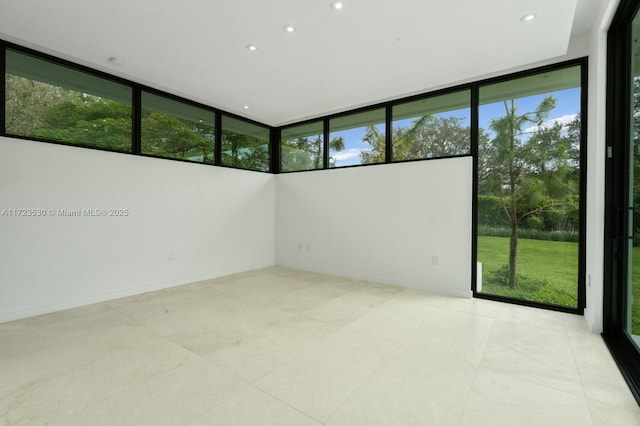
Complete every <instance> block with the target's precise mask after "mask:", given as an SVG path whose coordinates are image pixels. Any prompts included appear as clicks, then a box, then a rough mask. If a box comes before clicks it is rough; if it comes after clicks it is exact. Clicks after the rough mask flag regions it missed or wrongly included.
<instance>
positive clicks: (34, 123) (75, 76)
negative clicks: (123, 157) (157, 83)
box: [5, 49, 133, 151]
mask: <svg viewBox="0 0 640 426" xmlns="http://www.w3.org/2000/svg"><path fill="white" fill-rule="evenodd" d="M6 61H7V72H6V75H5V81H6V99H5V105H6V121H5V126H6V130H7V134H10V135H16V136H26V137H35V138H43V139H48V140H53V141H60V142H69V143H73V144H78V145H84V146H91V147H98V148H106V149H112V150H118V151H131V147H132V143H131V135H132V126H133V124H132V106H131V98H132V89H131V87H129V86H126V85H123V84H119V83H115V82H113V81H110V80H107V79H104V78H100V77H96V76H95V75H92V74H88V73H85V72H82V71H78V70H74V69H72V68H68V67H65V66H61V65H57V64H55V63H52V62H49V61H45V60H42V59H38V58H35V57H33V56H29V55H25V54H22V53H19V52H16V51H13V50H10V49H8V50H7V51H6Z"/></svg>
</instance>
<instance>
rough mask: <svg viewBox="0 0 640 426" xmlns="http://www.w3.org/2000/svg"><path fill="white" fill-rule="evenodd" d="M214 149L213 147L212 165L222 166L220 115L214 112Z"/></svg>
mask: <svg viewBox="0 0 640 426" xmlns="http://www.w3.org/2000/svg"><path fill="white" fill-rule="evenodd" d="M215 129H216V134H215V138H216V139H215V147H214V153H213V154H214V160H213V163H214V164H215V165H216V166H220V165H221V164H222V114H220V112H218V111H216V123H215Z"/></svg>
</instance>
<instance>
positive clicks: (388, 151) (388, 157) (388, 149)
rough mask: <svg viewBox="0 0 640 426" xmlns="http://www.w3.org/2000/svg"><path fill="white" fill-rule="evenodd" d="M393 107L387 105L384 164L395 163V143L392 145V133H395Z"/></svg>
mask: <svg viewBox="0 0 640 426" xmlns="http://www.w3.org/2000/svg"><path fill="white" fill-rule="evenodd" d="M392 108H393V107H392V105H387V107H386V109H385V128H386V131H385V134H384V162H385V163H391V162H392V161H393V143H392V136H393V135H392V133H393V127H392V126H393V124H392V120H393V112H392Z"/></svg>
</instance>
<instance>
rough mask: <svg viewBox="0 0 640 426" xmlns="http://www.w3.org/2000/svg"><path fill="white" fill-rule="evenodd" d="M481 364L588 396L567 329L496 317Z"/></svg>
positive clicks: (520, 377)
mask: <svg viewBox="0 0 640 426" xmlns="http://www.w3.org/2000/svg"><path fill="white" fill-rule="evenodd" d="M480 365H481V367H482V368H485V369H489V370H491V371H493V372H496V373H500V374H506V375H510V376H512V377H515V378H518V379H522V380H524V381H528V382H531V383H537V384H539V385H544V386H548V387H550V388H553V389H556V390H560V391H565V392H571V393H573V394H575V395H577V396H584V390H583V387H582V382H581V377H580V375H579V374H578V369H577V367H576V364H575V359H574V354H573V348H572V346H571V342H570V340H569V336H568V335H567V333H566V331H565V330H564V329H563V330H562V331H554V330H548V329H538V328H535V327H531V326H528V325H526V326H524V325H522V323H515V324H512V323H509V322H508V321H505V320H496V321H495V323H494V324H493V329H492V331H491V334H490V336H489V341H488V343H487V346H486V349H485V352H484V355H483V358H482V361H481V364H480Z"/></svg>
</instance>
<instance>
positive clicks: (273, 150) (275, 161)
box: [269, 127, 281, 173]
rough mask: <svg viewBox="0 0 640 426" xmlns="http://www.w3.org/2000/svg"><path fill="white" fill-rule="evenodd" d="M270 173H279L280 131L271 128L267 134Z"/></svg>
mask: <svg viewBox="0 0 640 426" xmlns="http://www.w3.org/2000/svg"><path fill="white" fill-rule="evenodd" d="M269 138H270V141H269V153H270V157H271V158H270V159H269V160H270V162H271V167H270V169H271V170H270V172H271V173H280V152H281V151H280V129H279V128H276V127H272V128H271V131H270V132H269Z"/></svg>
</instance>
